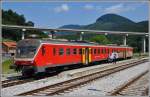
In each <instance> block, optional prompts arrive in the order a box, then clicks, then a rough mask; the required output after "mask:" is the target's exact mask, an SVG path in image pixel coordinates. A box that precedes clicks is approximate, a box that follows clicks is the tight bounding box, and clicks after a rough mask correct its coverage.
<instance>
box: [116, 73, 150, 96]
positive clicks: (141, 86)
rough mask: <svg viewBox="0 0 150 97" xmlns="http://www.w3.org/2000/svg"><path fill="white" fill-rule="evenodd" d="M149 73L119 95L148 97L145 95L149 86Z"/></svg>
mask: <svg viewBox="0 0 150 97" xmlns="http://www.w3.org/2000/svg"><path fill="white" fill-rule="evenodd" d="M148 78H149V73H147V74H145V75H144V76H142V77H141V78H140V79H138V80H136V81H135V82H134V83H132V84H131V85H129V86H128V87H126V88H125V89H123V90H122V91H121V92H119V94H118V95H123V96H126V95H128V96H134V95H135V94H136V96H146V94H144V92H145V90H146V88H147V87H148V86H149V80H148Z"/></svg>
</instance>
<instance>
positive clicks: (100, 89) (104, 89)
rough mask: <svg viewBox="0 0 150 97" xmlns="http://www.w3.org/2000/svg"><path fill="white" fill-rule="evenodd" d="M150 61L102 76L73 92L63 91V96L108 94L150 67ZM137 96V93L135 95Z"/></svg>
mask: <svg viewBox="0 0 150 97" xmlns="http://www.w3.org/2000/svg"><path fill="white" fill-rule="evenodd" d="M148 65H149V63H148V62H147V63H143V64H140V65H137V66H134V67H132V68H129V69H126V70H123V71H120V72H117V73H114V74H111V75H109V76H107V77H103V78H100V79H98V80H96V81H94V82H92V83H90V84H87V85H85V86H82V87H80V88H76V89H74V90H72V91H71V92H69V91H68V93H67V92H66V93H64V94H63V93H62V94H61V95H63V96H87V95H88V96H92V95H94V96H100V95H107V94H108V93H109V92H110V91H111V90H113V89H115V88H116V87H117V86H120V85H121V84H123V83H124V82H126V81H127V80H129V79H131V78H133V77H134V76H137V75H139V74H140V73H142V72H143V71H146V70H147V69H148ZM135 96H136V95H135Z"/></svg>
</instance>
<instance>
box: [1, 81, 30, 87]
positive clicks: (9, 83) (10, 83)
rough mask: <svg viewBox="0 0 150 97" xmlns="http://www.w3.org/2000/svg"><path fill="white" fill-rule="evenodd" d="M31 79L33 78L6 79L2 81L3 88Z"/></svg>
mask: <svg viewBox="0 0 150 97" xmlns="http://www.w3.org/2000/svg"><path fill="white" fill-rule="evenodd" d="M31 81H33V79H15V80H4V81H2V88H7V87H10V86H14V85H20V84H24V83H27V82H31Z"/></svg>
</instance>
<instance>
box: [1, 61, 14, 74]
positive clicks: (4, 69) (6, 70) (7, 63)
mask: <svg viewBox="0 0 150 97" xmlns="http://www.w3.org/2000/svg"><path fill="white" fill-rule="evenodd" d="M12 64H13V60H12V59H9V60H6V61H4V62H3V63H2V73H3V74H8V73H12V72H15V71H14V70H13V69H10V68H9V67H10V65H12Z"/></svg>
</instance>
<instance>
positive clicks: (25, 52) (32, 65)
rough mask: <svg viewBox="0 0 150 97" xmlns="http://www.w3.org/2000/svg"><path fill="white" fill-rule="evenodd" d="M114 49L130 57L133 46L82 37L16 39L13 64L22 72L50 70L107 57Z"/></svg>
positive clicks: (35, 72)
mask: <svg viewBox="0 0 150 97" xmlns="http://www.w3.org/2000/svg"><path fill="white" fill-rule="evenodd" d="M113 52H117V53H118V59H126V58H131V57H132V56H133V48H132V47H128V46H117V45H99V44H95V43H88V42H82V41H60V40H42V39H24V40H20V41H19V42H18V43H17V47H16V54H15V57H14V64H13V65H12V67H13V68H14V69H15V70H21V71H22V75H23V76H27V75H31V74H37V73H40V72H48V71H49V70H51V69H52V68H53V69H57V68H59V67H64V66H69V65H73V64H74V65H75V66H76V65H78V64H82V65H88V64H90V63H93V62H97V61H103V60H108V57H109V55H110V54H112V53H113Z"/></svg>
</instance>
